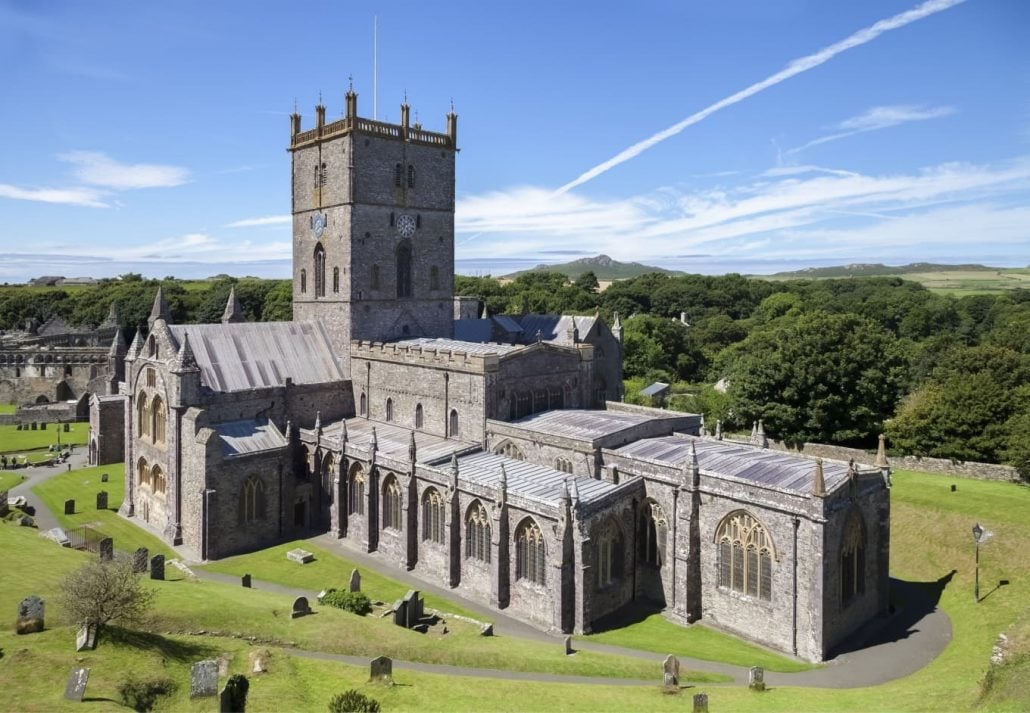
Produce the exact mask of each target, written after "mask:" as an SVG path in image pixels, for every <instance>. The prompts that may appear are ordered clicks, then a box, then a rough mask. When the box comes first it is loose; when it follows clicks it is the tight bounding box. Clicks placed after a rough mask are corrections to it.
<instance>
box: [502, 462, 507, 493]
mask: <svg viewBox="0 0 1030 713" xmlns="http://www.w3.org/2000/svg"><path fill="white" fill-rule="evenodd" d="M501 490H503V491H507V490H508V471H506V470H505V469H504V463H501Z"/></svg>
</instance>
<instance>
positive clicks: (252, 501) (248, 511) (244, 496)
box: [240, 475, 265, 525]
mask: <svg viewBox="0 0 1030 713" xmlns="http://www.w3.org/2000/svg"><path fill="white" fill-rule="evenodd" d="M264 516H265V486H264V485H263V484H262V483H261V481H260V480H258V479H257V478H256V477H255V476H253V475H252V476H250V477H249V478H247V480H246V481H245V482H244V483H243V490H242V491H241V492H240V522H241V523H242V524H244V525H246V524H248V523H251V522H254V521H256V520H260V519H262V518H263V517H264Z"/></svg>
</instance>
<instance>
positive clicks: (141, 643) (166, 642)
mask: <svg viewBox="0 0 1030 713" xmlns="http://www.w3.org/2000/svg"><path fill="white" fill-rule="evenodd" d="M103 638H104V640H106V642H107V643H109V644H113V645H115V646H124V647H128V648H134V649H139V650H141V651H148V652H157V653H159V654H161V656H162V657H163V658H165V659H168V660H171V661H177V662H179V663H192V662H194V661H196V660H198V659H202V658H206V657H207V658H209V657H211V656H215V655H217V654H218V653H219V650H218V648H217V647H215V646H211V645H209V644H206V643H194V642H192V641H176V640H175V639H169V638H166V637H164V636H161V635H160V634H154V633H151V632H149V631H137V630H136V629H123V628H121V627H117V626H109V627H107V628H106V629H105V630H104V632H103ZM102 643H103V642H101V644H102Z"/></svg>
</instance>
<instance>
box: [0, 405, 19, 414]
mask: <svg viewBox="0 0 1030 713" xmlns="http://www.w3.org/2000/svg"><path fill="white" fill-rule="evenodd" d="M17 410H18V404H0V414H10V413H14V412H15V411H17Z"/></svg>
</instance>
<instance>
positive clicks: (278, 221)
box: [225, 215, 293, 228]
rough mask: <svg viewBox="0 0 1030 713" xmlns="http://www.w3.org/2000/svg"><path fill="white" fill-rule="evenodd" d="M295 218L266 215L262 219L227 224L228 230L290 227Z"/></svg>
mask: <svg viewBox="0 0 1030 713" xmlns="http://www.w3.org/2000/svg"><path fill="white" fill-rule="evenodd" d="M291 222H293V218H292V217H291V216H289V215H266V216H263V217H261V218H244V219H243V220H234V221H233V222H231V223H228V224H226V226H225V227H226V228H261V227H264V226H266V225H289V224H290V223H291Z"/></svg>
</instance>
